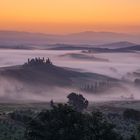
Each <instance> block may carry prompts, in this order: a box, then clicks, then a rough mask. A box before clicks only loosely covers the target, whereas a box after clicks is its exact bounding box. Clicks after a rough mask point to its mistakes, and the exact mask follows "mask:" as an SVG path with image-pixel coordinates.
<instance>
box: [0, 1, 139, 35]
mask: <svg viewBox="0 0 140 140" xmlns="http://www.w3.org/2000/svg"><path fill="white" fill-rule="evenodd" d="M0 29H2V30H20V31H33V32H46V33H69V32H79V31H84V30H95V31H103V30H104V31H118V32H120V31H121V32H140V0H0Z"/></svg>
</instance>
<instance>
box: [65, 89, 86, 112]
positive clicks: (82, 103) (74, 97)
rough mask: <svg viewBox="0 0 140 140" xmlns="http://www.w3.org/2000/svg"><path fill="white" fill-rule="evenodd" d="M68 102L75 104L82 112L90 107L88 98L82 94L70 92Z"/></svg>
mask: <svg viewBox="0 0 140 140" xmlns="http://www.w3.org/2000/svg"><path fill="white" fill-rule="evenodd" d="M67 98H68V104H69V105H71V106H73V107H74V108H75V109H76V110H77V111H80V112H82V111H83V110H84V109H86V108H87V107H88V100H87V99H85V98H84V97H83V96H82V95H81V94H76V93H73V92H72V93H70V94H69V95H68V96H67Z"/></svg>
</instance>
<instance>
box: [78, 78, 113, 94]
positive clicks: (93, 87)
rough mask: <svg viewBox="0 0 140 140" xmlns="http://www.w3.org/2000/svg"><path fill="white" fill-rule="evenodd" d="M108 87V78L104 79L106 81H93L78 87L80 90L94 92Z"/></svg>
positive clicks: (109, 85)
mask: <svg viewBox="0 0 140 140" xmlns="http://www.w3.org/2000/svg"><path fill="white" fill-rule="evenodd" d="M109 87H111V83H110V82H109V81H108V80H106V81H95V82H94V83H88V84H84V85H81V86H80V89H81V90H82V91H86V92H95V93H96V92H99V91H101V90H103V89H106V88H109Z"/></svg>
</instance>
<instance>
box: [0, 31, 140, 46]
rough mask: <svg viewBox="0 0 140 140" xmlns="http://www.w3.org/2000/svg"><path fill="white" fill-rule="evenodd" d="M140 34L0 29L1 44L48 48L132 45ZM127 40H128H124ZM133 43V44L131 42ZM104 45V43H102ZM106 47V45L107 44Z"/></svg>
mask: <svg viewBox="0 0 140 140" xmlns="http://www.w3.org/2000/svg"><path fill="white" fill-rule="evenodd" d="M139 37H140V35H130V34H123V33H115V32H93V31H86V32H80V33H73V34H66V35H53V34H43V33H30V32H17V31H0V46H14V45H16V46H18V45H24V46H25V45H41V46H43V48H47V47H48V46H47V44H57V43H59V44H81V45H82V44H90V45H100V44H108V46H111V45H112V46H119V45H120V46H123V47H124V46H127V45H129V46H130V43H128V42H127V41H130V42H134V43H136V44H139V43H140V40H139ZM123 41H126V42H123ZM111 42H120V44H119V43H118V44H117V45H115V44H109V43H111ZM131 45H132V44H131ZM133 45H134V44H133ZM102 46H104V45H102ZM105 47H106V45H105Z"/></svg>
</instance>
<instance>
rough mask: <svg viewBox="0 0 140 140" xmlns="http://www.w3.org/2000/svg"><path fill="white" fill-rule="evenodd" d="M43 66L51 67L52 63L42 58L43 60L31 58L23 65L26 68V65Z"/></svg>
mask: <svg viewBox="0 0 140 140" xmlns="http://www.w3.org/2000/svg"><path fill="white" fill-rule="evenodd" d="M45 64H50V65H52V62H51V61H50V59H49V58H48V59H46V60H45V58H44V57H43V58H40V57H39V58H32V59H28V62H27V63H25V64H24V65H25V66H27V65H33V66H34V65H45Z"/></svg>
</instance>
